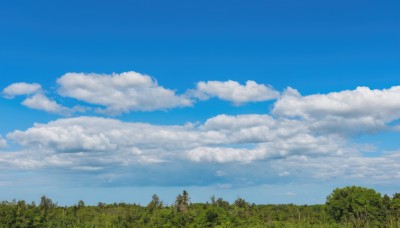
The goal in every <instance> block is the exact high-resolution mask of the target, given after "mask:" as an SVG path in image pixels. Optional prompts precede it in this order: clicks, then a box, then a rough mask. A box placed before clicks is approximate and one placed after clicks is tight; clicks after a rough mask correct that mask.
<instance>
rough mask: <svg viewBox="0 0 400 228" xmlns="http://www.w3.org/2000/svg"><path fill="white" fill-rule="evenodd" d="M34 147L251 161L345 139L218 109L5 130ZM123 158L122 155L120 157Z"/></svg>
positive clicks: (328, 148)
mask: <svg viewBox="0 0 400 228" xmlns="http://www.w3.org/2000/svg"><path fill="white" fill-rule="evenodd" d="M7 137H8V139H10V140H12V141H14V142H16V143H17V144H19V145H21V146H23V147H25V148H31V149H35V150H44V151H53V152H54V153H56V154H60V153H61V154H62V153H69V154H71V153H85V154H96V153H101V154H105V155H106V156H107V157H109V156H111V157H113V159H109V160H110V161H111V160H115V158H118V157H119V156H120V155H122V154H123V156H125V158H126V156H130V157H131V158H132V159H133V158H135V159H136V160H138V161H139V160H140V161H147V162H151V161H154V162H160V161H166V162H168V161H172V160H173V159H176V158H179V159H189V160H191V161H195V162H202V161H207V162H217V163H227V162H244V163H245V162H251V161H253V160H263V159H274V158H282V157H286V156H294V155H298V154H303V155H311V154H313V155H317V156H320V155H324V154H332V155H336V154H337V153H342V152H343V151H342V150H343V148H345V142H344V140H341V139H340V138H337V137H334V136H319V135H313V134H312V132H310V131H309V130H308V129H307V128H306V125H305V124H303V123H302V122H299V121H294V120H277V119H274V118H272V117H271V116H268V115H239V116H227V115H220V116H216V117H214V118H211V119H209V120H207V121H206V122H205V124H203V125H200V126H193V125H183V126H158V125H151V124H145V123H128V122H122V121H120V120H116V119H109V118H100V117H77V118H66V119H59V120H56V121H52V122H49V123H48V124H35V125H34V126H33V127H32V128H30V129H27V130H25V131H14V132H11V133H9V134H8V135H7ZM121 161H124V160H121Z"/></svg>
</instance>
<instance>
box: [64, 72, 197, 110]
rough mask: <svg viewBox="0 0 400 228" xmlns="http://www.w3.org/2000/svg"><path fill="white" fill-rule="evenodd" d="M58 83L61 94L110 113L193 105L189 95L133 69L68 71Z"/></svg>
mask: <svg viewBox="0 0 400 228" xmlns="http://www.w3.org/2000/svg"><path fill="white" fill-rule="evenodd" d="M57 83H58V84H59V85H60V88H59V89H58V92H59V94H60V95H61V96H64V97H71V98H75V99H77V100H80V101H84V102H87V103H90V104H95V105H101V106H104V107H105V110H103V112H105V113H109V114H119V113H124V112H129V111H154V110H164V109H170V108H175V107H185V106H191V105H192V101H191V100H190V99H189V98H187V97H185V96H181V95H177V94H176V93H175V91H174V90H170V89H166V88H164V87H162V86H159V85H158V83H157V81H156V80H155V79H153V78H151V77H150V76H147V75H143V74H140V73H136V72H133V71H131V72H125V73H121V74H111V75H105V74H85V73H67V74H65V75H63V76H62V77H61V78H59V79H58V80H57Z"/></svg>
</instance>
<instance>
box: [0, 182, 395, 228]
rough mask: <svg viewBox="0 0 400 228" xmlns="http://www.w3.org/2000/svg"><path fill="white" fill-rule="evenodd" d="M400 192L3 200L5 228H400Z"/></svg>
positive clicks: (1, 219) (359, 190)
mask: <svg viewBox="0 0 400 228" xmlns="http://www.w3.org/2000/svg"><path fill="white" fill-rule="evenodd" d="M399 216H400V194H398V193H396V194H395V195H394V196H393V197H392V198H390V197H389V196H386V195H385V196H383V197H381V195H380V194H379V193H377V192H375V191H374V190H373V189H367V188H362V187H355V186H353V187H345V188H341V189H335V190H334V191H333V192H332V194H331V195H329V196H328V197H327V202H326V204H325V205H293V204H286V205H255V204H250V203H248V202H246V201H245V200H244V199H242V198H238V199H236V201H235V202H234V203H233V204H229V202H227V201H224V200H223V199H222V198H218V199H215V197H211V203H191V202H190V197H189V193H188V192H187V191H183V192H182V194H179V195H178V196H177V198H176V201H175V204H174V205H172V206H165V205H164V204H163V203H162V201H161V200H160V199H159V197H158V196H157V195H153V197H152V199H151V201H150V202H149V204H148V205H147V206H139V205H136V204H127V203H119V204H117V203H114V204H106V203H101V202H100V203H98V205H97V206H87V205H85V203H84V202H83V201H82V200H80V201H79V202H78V203H77V204H76V205H73V206H69V207H60V206H57V204H55V203H53V201H52V200H51V199H50V198H47V197H45V196H43V197H42V198H41V199H40V203H39V205H38V206H36V205H35V203H34V202H32V203H30V204H29V203H26V202H25V201H23V200H21V201H16V200H13V201H11V202H8V201H3V202H0V227H220V228H222V227H246V228H247V227H400V222H399Z"/></svg>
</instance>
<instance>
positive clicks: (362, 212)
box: [326, 186, 385, 227]
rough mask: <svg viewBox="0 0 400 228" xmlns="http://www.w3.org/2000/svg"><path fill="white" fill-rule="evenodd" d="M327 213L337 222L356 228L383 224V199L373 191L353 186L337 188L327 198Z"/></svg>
mask: <svg viewBox="0 0 400 228" xmlns="http://www.w3.org/2000/svg"><path fill="white" fill-rule="evenodd" d="M326 205H327V211H328V213H329V214H330V216H332V218H333V219H334V220H335V221H337V222H343V223H349V222H351V223H352V224H353V226H355V227H364V226H370V225H376V226H378V225H379V224H382V223H383V222H384V220H385V219H384V214H382V213H381V211H382V197H381V195H380V194H379V193H377V192H376V191H375V190H373V189H368V188H363V187H357V186H351V187H345V188H336V189H335V190H333V192H332V194H330V195H329V196H328V197H327V202H326Z"/></svg>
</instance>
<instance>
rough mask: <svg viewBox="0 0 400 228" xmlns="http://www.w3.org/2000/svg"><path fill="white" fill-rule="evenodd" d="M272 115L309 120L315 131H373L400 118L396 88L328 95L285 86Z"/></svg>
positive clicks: (358, 89)
mask: <svg viewBox="0 0 400 228" xmlns="http://www.w3.org/2000/svg"><path fill="white" fill-rule="evenodd" d="M273 114H274V115H277V116H284V117H289V118H293V117H294V118H298V117H299V118H302V119H304V120H306V121H309V122H310V124H312V125H313V127H314V129H315V130H332V131H340V132H350V133H351V132H356V133H359V132H377V131H382V130H385V129H386V128H387V124H388V123H390V122H392V121H394V120H397V119H399V118H400V87H399V86H394V87H391V88H389V89H383V90H378V89H375V90H371V89H369V88H368V87H357V88H356V89H355V90H345V91H340V92H332V93H328V94H313V95H308V96H302V95H301V94H300V93H299V92H298V91H297V90H295V89H292V88H288V89H287V90H286V91H285V92H284V93H283V95H282V96H281V97H280V98H279V99H278V100H277V102H276V104H275V105H274V108H273Z"/></svg>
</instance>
